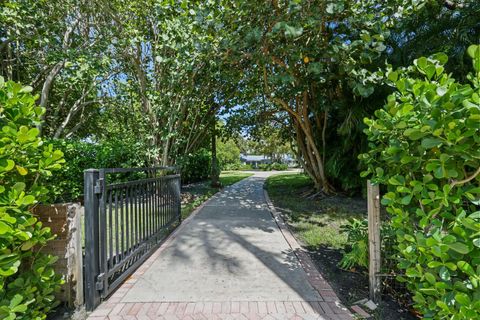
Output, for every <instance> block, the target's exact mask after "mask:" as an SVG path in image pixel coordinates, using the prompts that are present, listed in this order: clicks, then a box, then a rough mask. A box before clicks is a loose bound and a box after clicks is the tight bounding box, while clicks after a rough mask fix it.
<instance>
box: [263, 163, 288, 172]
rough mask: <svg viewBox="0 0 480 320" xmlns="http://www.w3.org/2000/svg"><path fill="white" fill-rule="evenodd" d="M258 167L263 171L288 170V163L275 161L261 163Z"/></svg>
mask: <svg viewBox="0 0 480 320" xmlns="http://www.w3.org/2000/svg"><path fill="white" fill-rule="evenodd" d="M258 168H259V169H260V170H263V171H272V170H275V171H285V170H288V165H287V164H285V163H279V162H273V163H261V164H259V165H258Z"/></svg>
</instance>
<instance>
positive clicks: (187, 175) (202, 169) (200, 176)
mask: <svg viewBox="0 0 480 320" xmlns="http://www.w3.org/2000/svg"><path fill="white" fill-rule="evenodd" d="M211 158H212V155H211V152H210V151H208V150H207V149H200V150H199V151H197V152H196V153H193V154H188V155H186V156H183V157H180V158H179V159H177V165H178V166H179V167H180V169H181V172H182V183H191V182H197V181H202V180H205V179H207V178H208V177H209V176H210V169H211V168H210V165H211Z"/></svg>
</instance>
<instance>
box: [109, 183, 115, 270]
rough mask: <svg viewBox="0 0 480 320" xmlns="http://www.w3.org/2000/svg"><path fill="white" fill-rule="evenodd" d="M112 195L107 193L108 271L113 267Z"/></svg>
mask: <svg viewBox="0 0 480 320" xmlns="http://www.w3.org/2000/svg"><path fill="white" fill-rule="evenodd" d="M112 193H113V190H110V191H108V231H109V232H108V233H109V236H110V237H109V238H110V239H108V246H109V247H108V249H109V256H108V265H109V269H111V268H112V267H113V235H114V233H113V232H114V230H113V210H112V198H113V196H112Z"/></svg>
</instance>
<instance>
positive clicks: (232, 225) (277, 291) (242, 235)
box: [124, 174, 321, 302]
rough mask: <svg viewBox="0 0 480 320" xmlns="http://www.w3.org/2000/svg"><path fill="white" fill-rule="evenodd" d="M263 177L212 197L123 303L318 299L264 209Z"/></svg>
mask: <svg viewBox="0 0 480 320" xmlns="http://www.w3.org/2000/svg"><path fill="white" fill-rule="evenodd" d="M265 176H266V174H262V176H260V177H258V176H255V177H250V178H248V179H246V180H244V181H242V182H240V183H238V184H235V185H233V186H231V187H227V188H225V189H224V190H223V191H222V192H221V193H219V194H218V195H216V196H215V197H214V198H213V199H212V200H211V201H210V202H209V203H208V205H207V206H205V207H204V208H203V209H202V211H201V212H200V213H199V214H198V215H197V216H195V217H194V218H193V220H192V221H191V222H190V223H189V224H188V225H186V226H185V228H184V229H183V230H182V232H181V233H179V234H178V235H177V236H176V238H175V240H174V241H173V242H172V243H171V244H170V245H169V247H168V248H166V249H165V251H164V252H162V254H161V255H160V256H159V258H158V259H157V260H156V261H155V262H154V263H153V265H152V267H151V269H150V270H149V271H147V272H146V273H145V274H144V275H143V276H142V277H141V279H139V282H138V283H137V285H135V286H134V287H133V288H132V290H131V293H129V294H128V295H127V296H126V297H125V299H124V301H130V302H134V301H139V300H138V299H140V296H142V297H143V298H145V297H146V296H148V297H149V298H148V299H150V300H148V301H161V300H162V299H163V300H165V299H166V300H167V301H168V300H170V301H187V300H189V299H190V300H191V299H197V300H200V301H218V299H225V296H228V299H232V300H248V299H250V300H252V299H253V300H258V301H269V300H280V301H294V300H302V301H318V300H319V299H321V298H320V297H319V295H318V292H317V291H315V290H314V289H313V288H312V287H311V285H310V284H309V283H308V281H307V278H306V274H305V271H304V270H303V268H302V266H301V264H300V262H299V261H298V259H297V257H296V255H295V252H294V251H293V250H292V248H290V246H289V245H288V244H287V242H286V241H285V239H284V238H283V235H282V233H281V232H280V230H279V229H278V227H277V225H276V223H275V221H274V220H273V218H272V216H271V214H270V211H269V210H268V207H267V205H266V202H265V199H264V195H263V188H262V186H263V182H264V180H265V178H264V177H265ZM144 283H148V285H146V286H144V285H143V284H144ZM153 283H154V284H155V285H152V284H153ZM144 290H146V291H144ZM197 300H195V301H197Z"/></svg>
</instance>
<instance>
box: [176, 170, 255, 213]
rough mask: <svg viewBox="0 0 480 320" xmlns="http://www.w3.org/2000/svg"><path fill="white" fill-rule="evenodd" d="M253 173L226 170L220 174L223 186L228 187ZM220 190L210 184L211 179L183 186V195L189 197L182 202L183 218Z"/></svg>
mask: <svg viewBox="0 0 480 320" xmlns="http://www.w3.org/2000/svg"><path fill="white" fill-rule="evenodd" d="M251 175H253V174H252V173H247V172H242V171H224V172H222V173H221V174H220V182H221V184H222V186H223V187H228V186H230V185H232V184H234V183H237V182H238V181H240V180H243V179H245V178H248V177H250V176H251ZM218 190H219V189H217V188H212V187H211V186H210V180H207V181H203V182H200V183H195V184H191V185H188V186H185V187H183V188H182V195H183V196H187V197H188V198H187V199H186V201H185V200H184V201H183V202H184V203H182V219H185V218H187V217H188V216H189V215H190V214H191V213H192V211H193V210H195V208H196V207H198V206H199V205H201V204H202V203H203V202H205V201H206V200H208V199H209V198H210V197H211V196H213V195H214V194H215V193H216V192H217V191H218Z"/></svg>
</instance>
